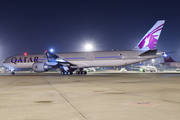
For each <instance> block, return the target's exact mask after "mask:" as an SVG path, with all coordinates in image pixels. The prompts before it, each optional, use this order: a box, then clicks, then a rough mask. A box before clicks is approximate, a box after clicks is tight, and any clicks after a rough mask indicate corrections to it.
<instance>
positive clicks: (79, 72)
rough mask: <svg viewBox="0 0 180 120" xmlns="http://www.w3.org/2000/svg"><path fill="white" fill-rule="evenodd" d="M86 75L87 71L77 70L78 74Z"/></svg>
mask: <svg viewBox="0 0 180 120" xmlns="http://www.w3.org/2000/svg"><path fill="white" fill-rule="evenodd" d="M80 74H82V75H86V74H87V71H76V75H80Z"/></svg>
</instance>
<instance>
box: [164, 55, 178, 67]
mask: <svg viewBox="0 0 180 120" xmlns="http://www.w3.org/2000/svg"><path fill="white" fill-rule="evenodd" d="M163 57H164V63H161V64H162V65H165V66H169V67H174V68H180V62H176V61H174V60H173V59H172V58H171V57H170V55H169V54H167V53H164V54H163Z"/></svg>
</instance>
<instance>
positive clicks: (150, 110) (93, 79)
mask: <svg viewBox="0 0 180 120" xmlns="http://www.w3.org/2000/svg"><path fill="white" fill-rule="evenodd" d="M179 119H180V74H177V73H176V74H175V73H174V74H173V73H164V74H162V73H152V74H151V73H146V74H144V73H90V74H88V75H72V76H62V75H60V74H58V73H44V74H42V73H41V74H37V73H35V74H34V73H17V74H16V75H14V76H11V75H7V74H0V120H179Z"/></svg>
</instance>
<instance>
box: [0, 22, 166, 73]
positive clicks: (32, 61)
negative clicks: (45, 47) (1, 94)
mask: <svg viewBox="0 0 180 120" xmlns="http://www.w3.org/2000/svg"><path fill="white" fill-rule="evenodd" d="M164 23H165V20H159V21H157V22H156V23H155V24H154V26H153V27H152V28H151V29H150V30H149V31H148V32H147V33H146V34H145V35H144V37H143V38H142V39H141V40H140V41H139V42H138V44H137V45H136V46H135V47H134V48H133V49H131V50H123V51H89V52H69V53H58V54H54V53H52V52H50V51H45V53H44V54H32V55H27V54H24V55H15V56H11V57H8V58H6V59H5V60H4V61H3V65H4V66H6V67H8V68H9V69H10V70H11V74H12V75H14V74H15V73H14V70H15V69H18V68H28V69H32V70H33V71H35V72H46V71H48V70H50V69H59V68H60V70H61V74H62V75H72V74H73V72H74V71H75V70H76V74H87V72H86V71H84V70H83V69H84V68H89V67H112V66H113V67H115V66H125V65H129V64H133V63H138V62H142V61H146V60H149V59H153V58H157V57H161V56H162V54H163V53H164V52H157V49H156V44H157V41H158V39H159V36H160V33H161V31H162V28H163V26H164Z"/></svg>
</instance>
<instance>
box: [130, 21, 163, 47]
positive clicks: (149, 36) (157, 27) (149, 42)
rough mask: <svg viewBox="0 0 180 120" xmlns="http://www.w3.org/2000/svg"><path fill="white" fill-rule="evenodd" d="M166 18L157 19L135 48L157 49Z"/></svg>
mask: <svg viewBox="0 0 180 120" xmlns="http://www.w3.org/2000/svg"><path fill="white" fill-rule="evenodd" d="M164 23H165V20H159V21H157V22H156V23H155V24H154V26H153V27H152V28H151V29H150V30H149V31H148V32H147V33H146V34H145V35H144V37H143V38H142V39H141V40H140V41H139V43H138V44H137V45H136V46H135V47H134V48H133V50H150V49H155V48H156V44H157V42H158V39H159V36H160V34H161V31H162V28H163V26H164Z"/></svg>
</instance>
